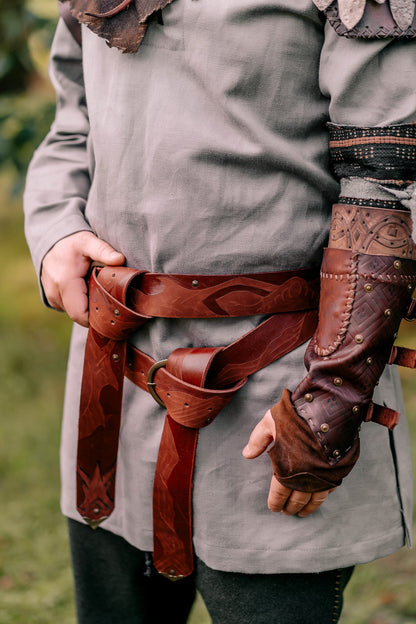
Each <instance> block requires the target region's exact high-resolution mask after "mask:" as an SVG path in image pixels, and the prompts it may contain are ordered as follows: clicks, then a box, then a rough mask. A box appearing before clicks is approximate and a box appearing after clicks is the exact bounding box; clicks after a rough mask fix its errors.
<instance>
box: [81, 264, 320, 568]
mask: <svg viewBox="0 0 416 624" xmlns="http://www.w3.org/2000/svg"><path fill="white" fill-rule="evenodd" d="M318 296H319V275H318V270H317V269H316V270H313V269H302V270H299V271H284V272H277V273H276V272H275V273H258V274H249V275H213V276H207V275H169V274H157V273H148V272H145V271H136V270H134V269H130V268H126V267H116V268H114V267H105V268H102V269H99V268H94V269H93V271H92V274H91V277H90V282H89V299H90V311H89V315H90V328H89V332H88V337H87V343H86V350H85V361H84V373H83V380H82V390H81V406H80V419H79V439H78V457H77V509H78V511H79V513H80V514H81V515H82V517H83V518H84V519H85V520H86V521H87V522H88V523H89V524H90V525H91V526H93V527H94V528H95V527H96V526H98V524H100V522H102V521H103V520H105V519H106V518H108V516H109V515H110V514H111V512H112V511H113V509H114V498H115V472H116V464H117V450H118V439H119V431H120V418H121V403H122V390H123V380H124V376H127V377H128V378H129V379H130V380H131V381H133V382H134V383H135V384H136V385H138V386H139V387H140V388H142V389H143V390H145V391H147V392H150V393H151V394H152V396H153V397H154V398H155V400H156V401H157V402H158V403H159V404H160V405H161V406H163V407H166V409H167V415H166V420H165V425H164V429H163V433H162V438H161V444H160V449H159V455H158V461H157V466H156V473H155V482H154V491H153V517H154V521H153V524H154V564H155V566H156V568H157V569H158V570H159V572H161V573H162V574H165V575H166V576H168V577H169V578H172V579H176V578H182V577H183V576H187V575H189V574H190V573H191V572H192V569H193V551H192V530H191V520H192V509H191V490H192V473H193V465H194V460H195V452H196V445H197V439H198V429H200V428H201V427H204V426H206V425H208V424H209V423H211V422H212V421H213V420H214V418H215V417H216V416H217V414H218V413H219V412H220V411H221V409H222V408H223V407H225V405H227V403H228V402H229V401H230V400H231V399H232V397H233V396H234V394H235V393H236V392H237V391H238V390H239V389H240V388H241V387H242V386H244V384H245V383H246V381H247V377H248V375H251V374H252V373H254V372H256V371H258V370H259V369H261V368H263V367H264V366H267V365H268V364H270V363H271V362H273V361H275V360H277V359H278V358H279V357H282V356H283V355H285V354H286V353H288V352H290V351H291V350H293V349H294V348H296V347H297V346H299V345H300V344H302V343H303V342H305V341H306V340H308V339H309V338H310V337H311V336H312V334H313V332H314V330H315V327H316V324H317V304H318ZM255 314H271V316H269V317H268V318H267V319H266V320H265V321H263V322H262V323H260V324H259V325H258V326H257V327H255V328H254V329H253V330H251V331H250V332H248V333H247V334H245V335H244V336H242V337H241V338H239V339H238V340H236V341H235V342H233V343H231V344H230V345H228V346H226V347H204V348H186V349H176V350H175V351H173V352H172V353H171V354H170V355H169V357H168V358H167V359H166V360H162V361H160V362H155V360H154V359H153V358H151V357H150V356H149V355H146V354H145V353H143V352H142V351H139V350H138V349H136V348H135V347H133V346H132V345H131V344H128V343H127V339H128V338H129V336H131V335H132V334H133V333H134V332H136V331H137V330H138V328H139V327H140V326H141V325H142V324H144V323H145V322H147V321H149V320H150V319H151V318H153V317H165V318H229V317H237V316H248V315H255Z"/></svg>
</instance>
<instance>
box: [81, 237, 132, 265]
mask: <svg viewBox="0 0 416 624" xmlns="http://www.w3.org/2000/svg"><path fill="white" fill-rule="evenodd" d="M82 253H83V255H84V256H85V257H88V258H91V260H95V261H96V262H101V263H102V264H110V265H112V266H117V265H121V264H124V262H125V257H124V256H123V254H122V253H120V252H119V251H116V250H115V249H114V248H113V247H112V246H111V245H109V244H108V243H107V242H106V241H103V240H101V239H100V238H97V236H95V235H94V234H92V233H91V232H85V240H84V241H83V247H82Z"/></svg>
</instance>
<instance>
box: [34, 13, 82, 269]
mask: <svg viewBox="0 0 416 624" xmlns="http://www.w3.org/2000/svg"><path fill="white" fill-rule="evenodd" d="M81 53H82V52H81V47H80V46H79V45H78V44H77V43H76V41H75V40H74V39H73V37H72V35H71V34H70V32H69V30H68V28H67V27H66V25H65V23H64V22H63V20H60V21H59V23H58V27H57V30H56V34H55V38H54V42H53V45H52V49H51V59H50V77H51V80H52V83H53V86H54V88H55V91H56V96H57V105H56V116H55V120H54V122H53V124H52V127H51V129H50V132H49V133H48V135H47V136H46V138H45V139H44V141H43V143H42V144H41V145H40V147H39V148H38V149H37V150H36V152H35V154H34V156H33V159H32V162H31V164H30V167H29V171H28V175H27V180H26V188H25V193H24V211H25V233H26V238H27V241H28V244H29V248H30V251H31V254H32V258H33V262H34V265H35V269H36V271H37V273H38V275H40V270H41V264H42V260H43V257H44V256H45V254H46V253H47V252H48V251H49V249H50V248H51V247H52V246H53V245H54V244H55V243H56V242H57V241H58V240H60V239H62V238H64V237H66V236H69V235H70V234H73V233H75V232H77V231H81V230H91V228H90V226H89V224H88V222H87V221H86V219H85V216H84V210H85V204H86V200H87V197H88V192H89V188H90V173H89V167H88V154H87V140H88V133H89V121H88V114H87V106H86V100H85V90H84V79H83V70H82V56H81Z"/></svg>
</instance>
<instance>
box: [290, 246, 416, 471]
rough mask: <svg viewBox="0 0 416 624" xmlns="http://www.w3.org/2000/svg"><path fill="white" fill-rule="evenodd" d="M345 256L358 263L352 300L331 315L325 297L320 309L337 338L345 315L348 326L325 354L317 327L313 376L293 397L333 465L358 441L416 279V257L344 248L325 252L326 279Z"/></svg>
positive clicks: (310, 356) (310, 354)
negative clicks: (327, 310)
mask: <svg viewBox="0 0 416 624" xmlns="http://www.w3.org/2000/svg"><path fill="white" fill-rule="evenodd" d="M342 256H344V262H351V264H353V265H355V269H354V271H353V272H352V273H351V280H352V281H353V282H354V283H355V288H354V293H353V300H352V302H351V305H347V306H345V308H344V313H343V315H339V316H338V318H333V319H331V316H329V315H327V312H326V310H325V307H326V303H325V300H324V299H323V297H322V304H321V309H320V310H321V312H320V313H321V314H322V315H323V318H325V323H328V324H332V323H333V324H334V328H333V330H332V335H333V336H335V335H337V336H339V334H340V324H339V321H340V319H342V324H343V325H345V326H346V330H345V332H344V334H343V336H342V337H341V340H340V341H339V343H338V344H336V345H335V349H333V350H332V353H331V354H329V355H323V354H322V351H321V348H322V345H321V344H320V343H318V341H317V337H319V335H320V334H319V330H318V332H317V335H316V336H315V337H314V338H313V339H312V341H311V343H310V344H309V346H308V348H307V351H306V354H305V364H306V367H307V369H308V375H307V376H306V377H305V379H304V380H303V381H302V382H301V383H300V385H299V386H298V387H297V388H296V390H295V391H294V393H293V395H292V399H293V403H294V406H295V408H296V411H297V412H298V414H299V415H300V416H301V417H302V418H303V419H304V420H305V422H307V423H308V425H309V426H310V428H311V429H312V431H313V432H314V434H315V436H316V438H317V440H318V441H319V443H320V444H321V446H322V448H323V450H324V452H325V454H326V456H327V459H328V461H329V462H330V463H332V464H335V463H337V461H339V457H342V456H344V455H345V454H346V453H347V452H348V451H349V449H350V448H351V447H352V446H353V445H354V443H355V439H356V436H357V429H358V426H359V425H360V423H361V422H362V421H363V420H364V419H365V418H366V414H367V410H368V408H369V406H370V404H371V399H372V395H373V391H374V387H375V384H376V383H377V381H378V379H379V377H380V375H381V373H382V371H383V369H384V367H385V365H386V364H387V363H388V361H389V356H390V352H391V348H392V345H393V343H394V340H395V337H396V332H397V330H398V328H399V325H400V321H401V319H402V318H403V316H405V314H406V310H407V308H408V307H409V304H410V301H411V295H412V291H413V289H414V286H415V283H416V269H415V267H416V263H415V261H414V260H410V259H404V258H401V259H400V260H398V259H397V258H396V259H395V258H394V257H389V256H373V255H367V254H359V253H357V252H354V251H351V250H340V249H327V250H325V261H324V268H325V272H323V276H322V281H323V282H325V281H326V280H331V277H330V275H331V274H334V273H335V270H337V267H338V266H339V262H340V260H339V258H340V257H342ZM332 259H334V260H332ZM332 265H334V271H333V272H332V271H331V266H332ZM332 279H333V278H332ZM323 288H324V289H325V290H326V288H327V287H326V286H323ZM319 325H320V324H319Z"/></svg>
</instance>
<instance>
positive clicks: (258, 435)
mask: <svg viewBox="0 0 416 624" xmlns="http://www.w3.org/2000/svg"><path fill="white" fill-rule="evenodd" d="M274 436H275V425H274V420H273V417H272V415H271V413H270V410H269V411H268V412H266V414H265V416H264V417H263V418H262V419H261V421H260V422H259V423H258V425H256V426H255V427H254V429H253V431H252V432H251V436H250V438H249V441H248V443H247V445H246V447H245V448H244V450H243V455H244V457H245V458H246V459H253V458H254V457H258V456H259V455H261V454H262V453H263V452H264V451H265V450H266V449H267V447H268V446H269V444H270V443H271V442H273V440H274Z"/></svg>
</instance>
